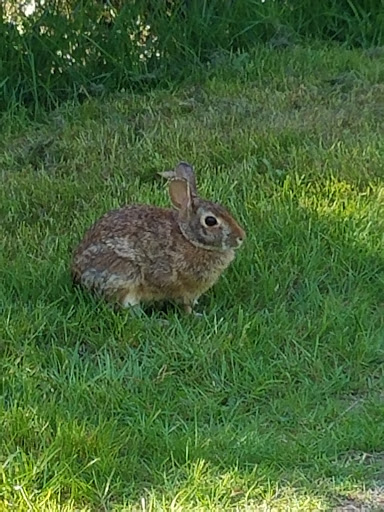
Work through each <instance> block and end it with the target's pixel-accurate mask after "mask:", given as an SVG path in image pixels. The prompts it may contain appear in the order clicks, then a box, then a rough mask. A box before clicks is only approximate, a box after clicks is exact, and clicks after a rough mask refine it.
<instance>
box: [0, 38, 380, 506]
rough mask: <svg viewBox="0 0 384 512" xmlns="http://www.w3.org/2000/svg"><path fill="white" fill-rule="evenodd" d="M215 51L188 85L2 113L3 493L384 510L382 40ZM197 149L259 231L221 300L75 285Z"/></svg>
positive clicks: (110, 502) (232, 203) (108, 502)
mask: <svg viewBox="0 0 384 512" xmlns="http://www.w3.org/2000/svg"><path fill="white" fill-rule="evenodd" d="M220 59H222V60H221V61H220V62H221V63H220V65H218V66H217V67H216V68H215V69H212V70H211V72H210V73H209V74H208V76H207V78H206V79H205V80H204V81H202V82H200V83H192V81H191V82H190V83H189V84H186V85H185V86H184V87H182V88H180V89H179V90H175V91H173V92H170V91H165V90H164V91H157V92H153V93H151V94H148V95H145V96H143V95H131V94H126V93H120V94H116V95H113V96H106V97H105V98H104V99H103V101H100V100H89V101H86V102H84V103H83V104H82V105H77V104H66V105H63V106H62V107H61V108H60V109H59V110H57V111H55V112H53V113H52V114H49V115H47V116H46V118H45V120H44V121H42V122H40V123H39V124H38V123H36V122H35V123H33V122H31V121H28V116H27V114H26V113H25V112H23V111H21V110H18V111H17V112H16V111H13V112H9V113H8V114H6V117H5V118H4V123H3V136H2V139H1V141H0V144H1V151H0V169H1V178H2V179H1V181H2V187H1V189H0V218H1V223H0V238H1V240H2V250H1V252H0V308H1V318H0V341H1V342H0V375H1V379H0V383H1V388H0V460H1V464H2V466H1V469H0V471H1V477H0V510H36V511H39V512H40V511H42V512H44V511H55V510H62V511H75V510H76V511H95V510H108V511H110V510H116V511H119V510H126V511H130V510H132V511H136V510H146V511H150V510H258V509H259V510H276V511H277V510H281V511H283V510H284V511H285V510H292V511H294V510H302V511H308V510H328V509H330V508H332V507H336V506H340V507H346V506H347V505H348V504H350V505H356V506H357V505H361V506H363V505H364V506H366V507H370V506H372V507H375V506H377V510H380V504H382V502H383V492H382V488H383V485H384V475H383V465H382V463H383V453H384V429H383V421H384V402H383V385H384V371H383V370H384V366H383V363H384V309H383V304H384V259H383V256H384V255H383V246H384V221H383V218H384V216H383V207H384V186H383V177H384V163H383V156H382V155H383V152H384V126H383V114H384V112H383V103H382V98H383V92H384V84H383V76H384V68H383V61H382V58H381V57H380V55H379V56H378V57H377V58H376V57H373V56H368V55H367V54H365V53H363V52H361V51H357V50H356V51H347V50H342V49H340V48H333V49H324V48H321V47H319V48H318V49H310V48H306V49H304V48H300V47H297V48H292V49H287V50H285V51H283V52H279V51H272V50H265V49H264V50H263V49H260V50H258V51H256V52H255V53H249V54H242V55H239V56H237V57H231V58H227V57H226V56H225V55H222V56H220ZM180 159H185V160H187V161H190V162H192V163H194V164H195V166H196V170H197V173H198V181H199V185H200V190H201V193H202V194H203V195H204V196H207V197H210V198H212V199H217V200H220V201H222V202H223V203H225V204H227V205H228V206H229V207H230V208H231V209H232V210H233V211H234V212H235V213H236V215H237V217H238V219H239V220H240V221H241V222H242V223H243V224H244V225H245V227H246V230H247V234H248V239H247V241H246V244H245V245H244V247H243V248H242V249H241V250H240V251H239V253H238V257H237V259H236V261H235V262H234V263H233V265H232V266H231V267H230V269H229V270H228V271H227V272H226V274H225V275H224V276H223V277H222V278H221V279H220V281H219V283H218V284H217V285H216V286H215V287H214V288H213V289H212V290H211V291H210V292H209V293H207V294H206V295H205V297H204V298H203V299H202V300H201V304H200V310H201V311H204V316H203V318H202V319H201V320H200V319H196V318H189V317H186V316H184V315H183V314H182V313H181V312H180V311H179V310H178V309H177V308H172V307H170V308H169V309H168V310H167V311H166V312H164V311H162V310H160V309H157V308H154V310H150V311H148V313H147V316H146V317H144V318H134V317H131V316H130V315H129V313H127V312H122V313H115V312H113V311H111V310H110V309H109V308H108V307H106V306H105V305H103V304H102V303H98V302H96V301H94V300H93V299H92V298H91V297H89V296H88V295H87V294H85V293H80V292H79V291H76V290H74V289H73V288H72V286H71V284H70V280H69V274H68V266H69V260H70V254H71V250H72V249H73V247H74V246H75V245H76V243H77V242H78V241H79V239H80V238H81V236H82V234H83V233H84V230H85V229H86V228H87V227H88V226H89V224H90V223H91V222H93V221H94V220H95V219H96V218H97V217H98V216H99V215H101V214H102V213H103V212H105V211H106V210H108V209H109V208H112V207H115V206H117V205H120V204H124V203H129V202H137V201H139V202H144V203H146V202H147V203H155V204H160V205H168V204H169V200H168V198H167V193H166V187H165V184H164V183H163V182H162V181H161V180H159V179H157V178H156V176H155V173H156V171H159V170H165V169H168V168H169V167H171V166H173V165H174V164H175V163H176V162H178V161H179V160H180ZM165 315H166V317H167V319H168V321H169V323H168V324H166V325H164V324H163V323H160V322H159V319H163V318H164V316H165ZM381 506H382V505H381ZM340 510H342V508H340ZM367 510H368V508H367ZM372 510H374V508H372Z"/></svg>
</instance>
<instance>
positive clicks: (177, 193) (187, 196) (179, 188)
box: [169, 178, 192, 210]
mask: <svg viewBox="0 0 384 512" xmlns="http://www.w3.org/2000/svg"><path fill="white" fill-rule="evenodd" d="M169 195H170V196H171V201H172V204H173V206H175V207H176V208H177V209H178V210H189V209H190V207H191V204H192V197H191V187H190V186H189V183H188V181H185V180H180V179H178V178H176V179H173V180H172V181H171V182H170V183H169Z"/></svg>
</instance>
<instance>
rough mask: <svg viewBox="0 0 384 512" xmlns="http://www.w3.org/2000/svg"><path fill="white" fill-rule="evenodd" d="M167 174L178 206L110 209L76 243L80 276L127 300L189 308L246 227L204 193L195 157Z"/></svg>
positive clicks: (75, 275)
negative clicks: (201, 193)
mask: <svg viewBox="0 0 384 512" xmlns="http://www.w3.org/2000/svg"><path fill="white" fill-rule="evenodd" d="M159 174H160V175H162V176H163V177H165V178H167V179H168V180H169V181H168V186H169V195H170V198H171V201H172V204H173V206H174V209H171V208H160V207H157V206H151V205H144V204H133V205H128V206H123V207H121V208H119V209H116V210H112V211H109V212H108V213H106V214H105V215H104V216H103V217H101V218H100V219H99V220H98V221H97V222H96V223H95V224H93V226H91V228H90V229H89V230H88V231H87V232H86V234H85V236H84V239H83V240H82V241H81V242H80V244H79V246H78V247H77V249H75V251H74V254H73V260H72V266H71V273H72V279H73V282H74V283H75V284H80V285H81V286H82V287H84V288H85V289H88V290H90V291H93V292H96V294H98V295H101V296H102V297H104V298H105V299H106V300H107V301H112V302H114V303H115V304H117V305H118V306H122V307H124V308H128V307H131V306H137V305H140V304H141V303H145V302H148V301H162V300H172V301H176V302H179V303H181V304H182V305H183V308H184V310H185V312H186V313H188V314H189V313H192V312H193V306H194V305H195V304H196V303H197V300H198V298H199V297H200V296H201V295H202V294H203V293H204V292H206V291H207V290H208V289H209V288H210V287H211V286H212V285H213V284H214V283H215V282H216V281H217V279H218V278H219V276H220V275H221V274H222V272H223V271H224V270H225V269H226V268H227V267H228V265H229V264H230V263H231V262H232V260H233V259H234V257H235V249H237V248H238V247H240V245H241V244H242V243H243V240H244V239H245V232H244V230H243V228H242V227H241V226H240V225H239V224H238V223H237V222H236V220H235V219H234V218H233V217H232V215H231V214H230V213H229V212H228V211H227V210H226V209H225V208H224V207H223V206H221V205H220V204H217V203H214V202H211V201H207V200H205V199H202V198H200V197H199V195H198V192H197V188H196V178H195V173H194V170H193V167H192V166H191V165H189V164H187V163H185V162H180V163H179V164H178V165H177V166H176V168H175V169H174V170H173V171H166V172H163V173H159Z"/></svg>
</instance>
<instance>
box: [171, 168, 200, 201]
mask: <svg viewBox="0 0 384 512" xmlns="http://www.w3.org/2000/svg"><path fill="white" fill-rule="evenodd" d="M175 174H176V176H177V177H178V178H182V179H184V180H186V181H188V183H189V187H190V189H191V193H192V195H194V196H196V195H197V190H196V178H195V171H194V170H193V167H192V165H190V164H188V163H187V162H180V163H179V165H178V166H177V167H176V169H175Z"/></svg>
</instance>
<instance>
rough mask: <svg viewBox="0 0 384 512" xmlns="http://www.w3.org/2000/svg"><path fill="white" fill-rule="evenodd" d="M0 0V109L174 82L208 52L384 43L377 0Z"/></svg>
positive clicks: (193, 70) (207, 59)
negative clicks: (25, 4) (305, 43)
mask: <svg viewBox="0 0 384 512" xmlns="http://www.w3.org/2000/svg"><path fill="white" fill-rule="evenodd" d="M20 3H21V2H17V1H15V0H12V1H10V0H9V1H8V2H7V1H6V2H5V3H2V4H1V5H0V108H1V109H2V110H4V109H7V108H9V107H10V105H11V104H22V105H25V106H27V108H28V109H29V110H31V111H32V112H36V111H38V110H39V109H40V108H48V109H51V108H54V107H55V106H56V105H57V103H59V102H60V101H62V100H65V99H68V98H72V97H77V98H80V99H81V97H84V96H89V95H94V94H100V93H104V92H107V91H115V90H121V89H122V88H124V89H131V90H145V89H148V88H152V87H153V86H155V85H159V84H161V85H164V84H166V83H169V82H174V81H179V80H181V79H183V78H185V77H188V76H190V75H191V74H193V75H196V74H198V73H199V70H201V69H202V68H205V67H206V66H207V65H209V64H211V63H212V62H214V59H215V55H216V54H217V52H218V51H220V50H223V51H228V52H237V51H242V52H246V51H249V50H250V49H251V48H252V47H254V46H255V45H258V44H261V43H270V44H271V46H274V47H284V46H287V45H292V44H295V43H296V42H299V41H302V40H308V39H320V40H326V41H337V42H339V43H343V44H347V45H353V46H362V47H369V46H377V45H381V44H383V41H384V31H383V28H384V1H383V0H365V1H364V2H361V1H359V0H324V1H322V2H313V1H312V0H265V1H263V0H174V1H172V0H168V1H165V0H153V1H151V2H149V1H145V0H136V1H134V2H133V1H129V2H127V1H121V0H110V1H100V0H45V2H43V1H42V0H37V1H36V8H35V10H34V11H33V12H32V13H31V12H29V13H28V14H26V13H25V12H24V11H23V9H22V8H21V6H20V5H19V4H20Z"/></svg>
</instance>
